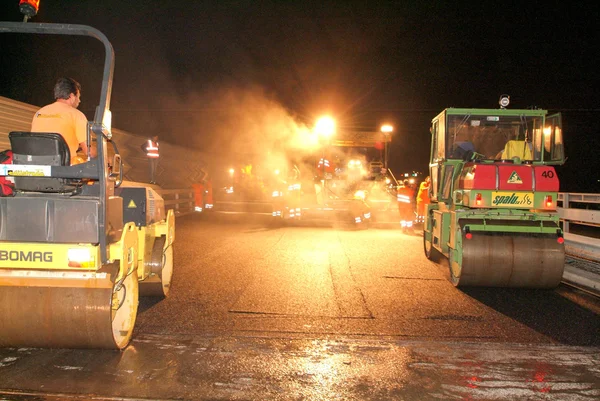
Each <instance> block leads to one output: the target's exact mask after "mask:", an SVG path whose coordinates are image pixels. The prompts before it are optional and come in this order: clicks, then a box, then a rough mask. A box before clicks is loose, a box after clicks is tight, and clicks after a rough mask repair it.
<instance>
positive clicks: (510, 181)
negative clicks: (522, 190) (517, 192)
mask: <svg viewBox="0 0 600 401" xmlns="http://www.w3.org/2000/svg"><path fill="white" fill-rule="evenodd" d="M506 182H507V183H508V184H522V183H523V180H521V177H519V174H517V172H516V171H513V172H512V174H511V175H510V177H508V181H506Z"/></svg>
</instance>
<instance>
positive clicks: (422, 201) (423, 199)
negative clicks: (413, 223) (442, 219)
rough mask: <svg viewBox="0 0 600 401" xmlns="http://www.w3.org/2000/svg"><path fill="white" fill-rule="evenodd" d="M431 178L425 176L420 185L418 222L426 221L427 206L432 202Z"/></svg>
mask: <svg viewBox="0 0 600 401" xmlns="http://www.w3.org/2000/svg"><path fill="white" fill-rule="evenodd" d="M430 183H431V178H430V177H429V176H427V177H425V180H423V182H422V183H421V185H419V192H417V223H423V222H424V221H425V206H426V205H428V204H429V203H431V200H430V199H429V185H430Z"/></svg>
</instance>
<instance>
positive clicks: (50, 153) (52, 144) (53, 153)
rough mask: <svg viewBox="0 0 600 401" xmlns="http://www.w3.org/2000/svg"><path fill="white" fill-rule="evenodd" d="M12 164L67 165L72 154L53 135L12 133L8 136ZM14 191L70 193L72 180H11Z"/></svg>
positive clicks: (33, 178)
mask: <svg viewBox="0 0 600 401" xmlns="http://www.w3.org/2000/svg"><path fill="white" fill-rule="evenodd" d="M8 137H9V139H10V146H11V148H12V152H13V164H27V165H41V166H69V165H70V164H71V153H70V151H69V147H68V146H67V143H66V142H65V139H64V138H63V137H62V136H61V135H60V134H56V133H47V132H44V133H38V132H11V133H9V134H8ZM14 178H15V189H17V190H18V191H27V192H72V191H73V190H74V189H75V188H76V185H75V181H74V180H71V179H65V178H48V177H42V178H37V177H14Z"/></svg>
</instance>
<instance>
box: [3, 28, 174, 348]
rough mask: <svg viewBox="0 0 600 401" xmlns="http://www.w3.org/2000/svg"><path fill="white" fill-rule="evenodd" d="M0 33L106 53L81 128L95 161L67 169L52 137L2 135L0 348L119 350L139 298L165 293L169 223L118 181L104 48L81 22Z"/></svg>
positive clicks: (150, 195)
mask: <svg viewBox="0 0 600 401" xmlns="http://www.w3.org/2000/svg"><path fill="white" fill-rule="evenodd" d="M0 32H3V33H24V34H43V35H76V36H90V37H93V38H96V39H98V40H100V41H101V42H102V44H103V45H104V49H105V52H106V55H105V63H104V69H103V79H102V85H101V91H100V92H101V94H100V101H99V105H98V106H97V108H96V113H95V116H94V119H93V121H91V122H89V123H88V134H87V144H88V147H89V146H90V145H91V144H92V142H93V141H94V140H95V146H96V148H97V157H96V158H88V159H87V160H86V161H85V162H84V163H82V164H76V165H70V154H69V148H68V147H67V145H66V143H65V141H64V139H63V138H62V136H60V135H59V134H57V133H35V134H32V133H29V132H12V133H10V134H9V137H10V142H11V147H12V152H13V164H12V165H11V164H2V165H0V167H1V169H0V175H3V176H11V177H13V178H14V181H15V194H14V197H3V198H0V346H2V347H52V348H108V349H123V348H125V347H126V346H127V344H128V343H129V342H130V339H131V336H132V332H133V329H134V325H135V321H136V316H137V308H138V296H139V294H142V295H144V294H148V295H157V296H161V297H164V296H167V294H168V292H169V288H170V283H171V277H172V271H173V247H172V244H173V241H174V235H175V231H174V229H175V222H174V215H173V212H172V210H169V211H168V212H167V211H166V210H165V207H164V201H163V200H162V198H161V197H160V196H159V195H158V194H157V193H156V192H155V191H154V190H153V189H152V188H149V187H146V186H145V185H144V184H139V183H124V182H123V169H122V167H123V163H122V160H121V157H120V155H119V152H118V149H117V147H116V144H115V143H114V142H112V141H111V131H110V130H111V127H110V110H109V105H110V96H111V87H112V77H113V67H114V60H113V58H114V53H113V48H112V45H111V44H110V42H109V41H108V39H107V38H106V36H104V34H102V33H101V32H100V31H98V30H96V29H94V28H92V27H89V26H83V25H68V24H39V23H12V22H0ZM109 144H111V145H112V147H113V149H114V155H113V156H112V157H109V152H108V147H109Z"/></svg>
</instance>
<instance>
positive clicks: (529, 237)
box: [449, 232, 565, 288]
mask: <svg viewBox="0 0 600 401" xmlns="http://www.w3.org/2000/svg"><path fill="white" fill-rule="evenodd" d="M462 244H463V254H462V264H459V263H458V262H457V261H456V260H455V259H456V258H454V257H453V253H452V252H451V253H450V258H449V259H450V278H451V281H452V282H453V284H454V285H456V286H483V287H486V286H489V287H524V288H554V287H556V286H558V284H559V283H560V282H561V280H562V275H563V270H564V265H565V248H564V244H559V243H558V242H557V240H556V235H540V234H535V235H533V234H514V233H511V234H508V233H482V232H477V233H473V237H472V238H471V239H466V238H464V236H463V239H462Z"/></svg>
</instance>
